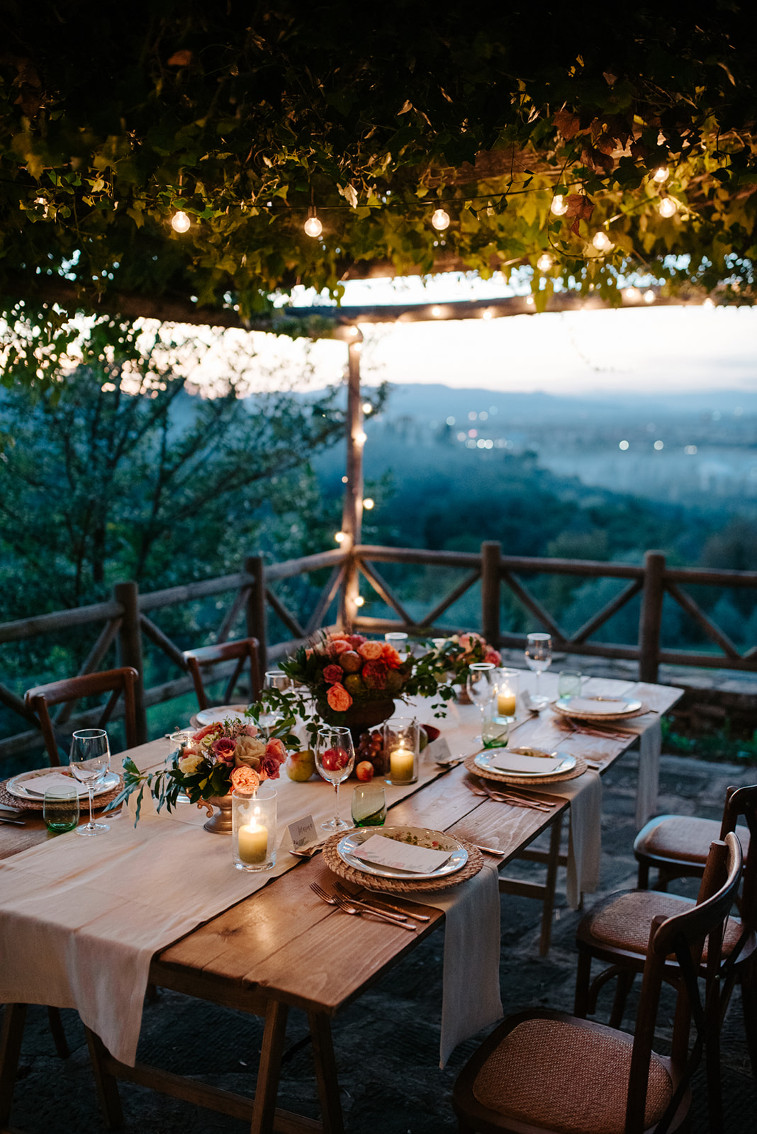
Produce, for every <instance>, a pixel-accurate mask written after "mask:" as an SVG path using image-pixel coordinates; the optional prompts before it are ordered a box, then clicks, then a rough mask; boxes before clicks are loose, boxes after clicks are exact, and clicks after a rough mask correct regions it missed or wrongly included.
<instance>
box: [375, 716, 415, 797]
mask: <svg viewBox="0 0 757 1134" xmlns="http://www.w3.org/2000/svg"><path fill="white" fill-rule="evenodd" d="M419 752H420V728H419V725H418V722H417V721H416V720H415V718H414V717H395V718H394V719H393V720H390V721H387V722H386V724H385V725H384V758H385V760H386V773H387V774H386V782H387V783H388V784H396V785H397V786H398V787H399V786H401V785H403V784H414V783H415V782H416V780H417V779H418V755H419Z"/></svg>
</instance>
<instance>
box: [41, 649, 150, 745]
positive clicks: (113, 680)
mask: <svg viewBox="0 0 757 1134" xmlns="http://www.w3.org/2000/svg"><path fill="white" fill-rule="evenodd" d="M138 678H139V674H138V673H137V671H136V669H133V668H132V667H131V666H122V667H121V668H120V669H108V670H104V671H102V672H100V673H85V674H82V675H81V676H79V677H67V678H64V679H63V680H62V681H51V682H50V683H49V684H47V685H37V686H35V687H34V688H33V689H27V691H26V694H25V696H24V700H25V701H26V704H27V706H28V708H30V709H31V710H32V711H33V712H34V713H35V714H36V716H37V719H38V721H39V727H40V730H41V732H42V737H43V739H44V742H45V748H46V749H47V754H48V756H49V758H50V764H51V765H52V766H53V767H57V766H58V765H59V764H60V757H61V753H63V754H64V755H67V748H66V746H65V745H64V744H62V743H61V741H60V740H59V738H58V735H57V734H59V733H60V732H61V728H60V724H61V723H62V721H61V722H59V721H53V720H52V718H51V717H50V712H49V709H50V706H51V705H61V704H66V703H67V704H73V703H74V702H76V701H79V700H81V699H82V698H84V697H100V696H101V695H102V694H104V693H110V697H109V698H108V700H107V702H106V703H105V705H104V706H103V707H102V709H101V710H100V711H99V716H98V717H97V718H96V720H95V721H94V727H95V728H104V726H105V724H106V723H107V721H108V720H109V719H110V717H111V714H112V712H113V709H114V708H115V706H116V704H117V702H118V699H119V697H121V696H123V699H124V726H125V730H126V746H127V748H134V747H135V746H136V745H137V744H138V743H139V740H138V737H137V715H136V700H135V693H134V689H135V683H136V682H137V680H138ZM67 715H68V714H66V716H67ZM69 741H70V731H69V735H68V736H66V744H67V743H68V742H69Z"/></svg>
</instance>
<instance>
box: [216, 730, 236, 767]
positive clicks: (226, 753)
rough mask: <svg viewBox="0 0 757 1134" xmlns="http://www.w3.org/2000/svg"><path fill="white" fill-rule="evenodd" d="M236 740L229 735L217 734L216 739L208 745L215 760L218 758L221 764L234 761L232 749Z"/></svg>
mask: <svg viewBox="0 0 757 1134" xmlns="http://www.w3.org/2000/svg"><path fill="white" fill-rule="evenodd" d="M236 746H237V742H236V741H235V740H232V739H231V737H230V736H219V737H218V740H214V741H213V743H212V744H211V746H210V751H211V752H212V753H213V755H214V756H215V758H216V760H220V761H221V763H223V764H229V765H231V764H233V763H234V750H235V748H236Z"/></svg>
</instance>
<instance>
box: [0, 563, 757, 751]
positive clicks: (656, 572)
mask: <svg viewBox="0 0 757 1134" xmlns="http://www.w3.org/2000/svg"><path fill="white" fill-rule="evenodd" d="M378 564H382V565H383V564H394V565H399V566H401V567H403V568H404V569H405V571H406V572H407V571H411V569H412V567H413V566H420V567H422V568H424V569H429V568H442V569H445V570H450V569H452V570H453V571H454V572H455V573H456V574H457V573H459V575H460V577H459V578H458V579H457V580H456V581H455V583H454V584H453V585H452V586H450V587H449V588H448V590H447V593H446V594H444V595H440V594H439V593H435V596H434V601H433V604H432V605H431V606H430V607H429V609H428V610H426V611H424V613H423V614H421V615H417V614H416V615H415V616H414V617H413V616H411V614H410V613H409V611H408V605H409V604H408V602H407V601H405V600H403V599H402V598H401V597H399V596H398V594H397V593H396V591H395V589H394V588H393V587H392V586H391V585H390V584H389V582H388V581H387V579H386V578H385V577H384V574H382V572H381V570H379V567H378V566H377V565H378ZM325 571H328V575H327V577H326V579H325V581H319V582H318V583H317V584H315V583H314V582H313V580H312V579H309V580H308V581H309V582H310V583H311V585H310V586H309V588H308V597H309V600H310V608H309V610H308V611H306V612H303V611H297V612H295V611H293V610H292V609H291V601H290V602H289V605H288V604H287V601H286V598H285V597H282V595H281V593H280V588H278V589H277V584H281V583H282V582H283V581H285V580H291V579H295V578H303V577H309V576H312V575H313V574H314V573H315V572H325ZM536 575H539V576H544V575H564V576H574V577H576V578H578V579H617V580H618V581H619V583H621V584H623V583H624V584H625V585H624V586H621V588H620V589H619V591H618V592H617V593H616V595H614V596H613V598H612V599H611V600H610V601H609V602H607V603H606V604H605V605H604V606H603V607H602V608H601V609H600V610H598V611H596V612H595V613H593V614H592V616H591V617H590V618H589V619H588V621H586V622H585V623H584V625H583V626H581V627H580V628H579V629H578V630H576V631H574V632H572V633H571V632H568V631H567V630H565V629H564V628H563V627H562V626H561V624H560V621H559V612H558V613H554V612H552V611H550V610H548V609H546V607H545V606H544V604H543V602H542V601H541V600H540V599H539V598H538V597H537V596H536V595H535V594H534V590H533V584H532V583H531V584H529V578H531V577H533V576H536ZM356 578H359V579H362V580H364V581H365V584H367V586H368V587H369V588H370V589H371V591H372V592H373V593H374V594H375V595H376V596H378V598H379V599H380V600H381V601H382V602H383V603H384V605H385V606H386V607H388V608H389V610H390V611H391V612H392V613H393V614H394V615H396V617H395V618H369V617H364V616H361V614H360V609H361V608H359V607H358V608H356V609H354V610H353V611H350V610H349V608H347V614H348V616H350V615H352V619H351V620H352V625H353V626H354V628H355V629H356V630H362V631H366V632H368V633H383V632H385V631H388V630H399V629H402V630H406V631H407V632H408V633H411V634H420V635H428V636H432V635H433V636H437V635H443V634H449V633H454V632H458V631H460V630H464V629H477V630H480V631H481V632H482V633H483V634H484V636H485V637H486V638H487V640H488V641H490V642H492V643H494V644H497V645H499V646H502V647H506V648H522V647H523V645H524V642H525V635H524V634H515V633H512V632H508V631H507V630H506V629H503V627H502V625H501V611H502V605H503V597H504V596H505V595H506V594H509V595H511V596H512V597H513V598H514V599H515V601H516V602H517V604H518V605H519V606H520V607H521V608H522V609H523V610H525V611H526V612H528V614H529V615H530V618H531V622H532V623H534V624H536V625H537V626H539V627H542V628H544V629H545V630H547V631H548V632H549V633H550V634H551V635H552V637H553V639H554V645H555V647H556V648H557V649H558V650H560V651H561V652H565V653H568V654H570V653H573V654H581V655H583V656H588V657H592V656H593V657H598V658H607V659H612V660H616V659H625V660H628V661H632V662H635V663H636V664H637V665H638V672H639V677H640V679H641V680H643V681H655V680H656V679H657V676H658V672H659V667H660V665H661V664H667V665H671V666H676V667H707V668H724V669H733V670H741V671H753V672H757V646H751V647H750V648H748V649H746V650H742V651H740V650H739V649H738V648H737V646H736V645H735V644H734V643H733V642H732V641H731V639H730V638H729V637H728V635H727V634H726V633H725V632H724V631H723V630H722V629H721V628H720V627H719V626H717V624H716V623H715V622H714V621H713V619H712V617H711V616H710V615H708V614H707V613H706V612H705V611H704V610H703V609H702V607H701V605H700V604H698V603H697V602H696V600H695V599H694V598H693V597H692V595H691V593H690V588H691V587H692V586H709V587H727V588H732V587H734V588H739V589H743V588H747V589H749V590H751V591H752V592H753V594H754V595H755V598H757V572H739V571H709V570H699V569H692V568H668V567H667V566H666V563H665V557H664V556H663V555H662V554H661V553H659V552H655V551H650V552H647V554H646V557H645V561H644V563H643V565H631V564H618V563H599V562H591V561H585V560H564V559H536V558H524V557H519V556H505V555H502V552H501V548H500V545H499V544H497V543H484V544H483V545H482V547H481V551H480V553H473V552H447V551H430V550H424V549H412V548H393V547H374V546H370V545H358V546H357V547H355V548H354V549H353V550H352V551H345V550H342V549H335V550H333V551H326V552H322V553H320V554H317V555H310V556H306V557H305V558H302V559H296V560H290V561H288V562H285V563H277V564H265V563H264V561H263V560H262V558H260V557H258V556H254V557H250V558H248V559H247V560H246V561H245V563H244V569H243V570H242V571H240V572H238V573H235V574H231V575H225V576H222V577H221V578H216V579H208V580H206V581H203V582H196V583H190V584H187V585H186V586H177V587H170V588H168V589H166V590H161V591H156V592H152V593H146V594H140V593H139V590H138V588H137V585H136V584H135V583H130V582H124V583H119V584H117V586H116V587H115V588H114V592H113V598H112V599H111V600H110V601H109V602H102V603H96V604H94V605H91V606H86V607H79V608H77V609H75V610H64V611H57V612H55V613H52V614H45V615H40V616H38V617H34V618H27V619H21V620H19V621H16V622H8V623H4V624H0V646H2V645H4V644H12V643H14V642H24V641H29V640H30V639H33V638H38V637H40V636H45V635H53V634H57V633H60V632H61V631H65V632H68V631H71V630H73V629H74V628H76V627H87V628H91V629H92V636H93V640H92V643H91V645H90V646H89V648H88V649H87V651H86V654H85V656H84V660H83V662H82V663H81V665H80V668H79V672H80V673H89V672H93V671H95V670H97V669H98V668H106V667H107V666H108V665H111V664H115V662H118V664H121V665H133V666H134V667H135V668H136V669H137V670H138V672H139V673H140V674H144V673H145V655H146V652H149V651H152V653H151V656H153V655H154V654H156V653H157V655H159V656H160V658H161V659H167V660H168V663H169V667H170V668H172V669H173V670H175V676H171V678H170V679H169V680H167V681H166V680H164V681H160V682H158V683H157V684H154V685H152V686H149V687H146V686H145V683H144V681H142V682H141V683H140V687H139V690H138V700H137V718H138V729H139V734H140V737H141V738H142V739H143V740H146V739H147V715H146V714H147V709H148V708H150V707H152V706H155V705H158V704H162V703H164V702H167V701H170V700H172V699H173V698H175V697H179V696H181V695H183V694H186V693H188V692H190V691H191V689H192V683H191V679H190V678H189V676H188V673H187V667H186V663H185V661H184V658H183V654H182V647H181V646H180V645H179V644H177V642H176V641H174V640H173V639H172V638H171V636H170V635H169V634H167V633H166V632H165V631H164V630H163V629H161V628H160V626H159V625H158V623H157V621H155V616H156V612H159V611H161V610H165V609H166V608H170V607H177V606H180V605H181V604H185V603H196V602H198V601H201V600H204V599H209V598H215V597H217V596H219V595H224V594H225V595H227V596H228V598H227V600H226V602H225V603H223V604H221V605H222V613H221V616H220V621H218V623H217V625H215V626H214V627H213V628H212V630H211V631H210V632H209V633H208V634H207V635H206V638H209V639H211V640H213V641H218V642H222V641H227V640H229V639H230V638H233V637H241V636H246V635H253V636H256V637H258V638H259V639H260V641H261V643H262V657H261V662H262V665H263V666H264V667H265V665H266V664H268V663H270V662H272V661H275V660H276V659H278V658H280V657H282V656H284V655H285V654H286V653H288V652H289V651H291V649H292V648H293V647H294V646H295V645H296V644H298V643H300V642H302V641H303V640H306V639H307V638H308V637H310V636H311V635H312V634H313V633H315V631H317V630H318V629H320V628H322V627H323V626H324V625H326V624H328V623H329V620H331V623H336V622H337V621H338V620H339V619H340V617H341V612H342V611H344V609H345V604H344V589H345V584H346V582H347V581H348V580H349V581H350V585H351V589H352V590H353V592H354V593H355V594H357V590H358V588H357V586H355V585H354V583H355V580H356ZM477 586H480V600H479V609H480V617H479V620H478V625H475V626H471V625H469V624H468V625H465V626H460V625H458V624H455V623H454V622H447V621H445V620H444V616H445V615H447V614H448V612H449V611H450V610H451V608H453V607H454V605H455V603H457V602H458V600H460V599H461V598H463V596H465V595H466V594H467V593H468V592H469V591H471V589H472V588H474V587H477ZM666 595H668V596H669V597H670V599H671V600H672V601H673V602H674V603H675V604H677V606H678V607H679V608H680V609H681V610H683V611H684V612H685V614H686V615H687V617H688V618H689V619H690V620H692V622H693V623H694V624H696V625H697V626H698V627H699V629H700V630H701V631H702V632H703V633H704V635H705V636H706V637H707V638H708V639H709V641H710V642H712V650H711V651H710V652H705V651H693V650H684V649H673V648H669V647H666V646H664V645H663V643H662V642H661V624H662V610H663V600H664V598H665V596H666ZM637 598H638V599H639V607H640V613H639V622H638V637H637V640H636V641H635V642H630V643H608V642H600V641H596V640H593V637H594V635H596V633H597V631H598V630H599V629H600V627H602V626H605V625H606V624H607V623H608V622H609V621H610V619H611V618H612V617H613V615H615V614H617V613H618V611H620V610H621V609H622V608H623V607H625V606H626V605H627V604H628V603H630V602H631V601H632V600H636V599H637ZM271 620H275V622H276V623H277V627H278V633H277V634H276V637H277V639H278V640H277V641H275V642H271V641H270V640H269V631H268V625H269V621H271ZM199 644H202V643H199V642H197V641H192V642H187V643H186V645H185V648H189V646H197V645H199ZM163 664H164V666H165V661H164V662H163ZM152 668H154V665H153V667H152ZM222 669H223V667H221V668H219V676H221V675H222ZM64 676H71V675H70V674H63V673H59V674H56V673H53V674H45V675H43V676H41V675H40V674H32V675H30V677H29V680H28V683H27V684H28V685H32V684H35V683H36V682H37V681H39V680H52V679H54V678H56V677H64ZM0 704H2V705H4V706H5V707H6V709H10V710H11V712H12V713H13V714H15V715H16V716H17V717H18V718H20V719H21V721H22V722H23V727H22V731H20V732H17V733H15V734H14V735H12V736H7V737H6V738H5V739H2V740H0V760H2V759H3V758H7V757H10V756H12V755H17V754H20V753H21V752H23V751H25V750H26V749H27V748H28V747H29V746H30V745H31V744H32V743H33V742H35V741H37V740H38V733H37V731H36V728H35V726H34V718H33V716H32V715H31V714H30V713H29V712H28V710H27V709H26V706H25V705H24V702H23V699H22V697H21V696H19V693H18V692H15V691H14V690H13V689H12V688H11V687H10V685H9V684H8V683H7V681H3V682H0ZM92 715H93V714H88V713H87V712H79V713H78V714H76V715H74V716H72V718H71V721H70V727H71V728H73V727H77V726H78V727H81V726H82V725H86V724H88V723H90V719H91V716H92ZM61 723H62V721H61Z"/></svg>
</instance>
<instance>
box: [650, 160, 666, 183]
mask: <svg viewBox="0 0 757 1134" xmlns="http://www.w3.org/2000/svg"><path fill="white" fill-rule="evenodd" d="M669 177H670V170H669V169H668V167H667V166H666V165H661V166H659V168H658V169H656V170H655V171H654V173H653V174H652V180H653V181H655V182H656V183H657V184H658V185H664V184H665V182H666V181H667V180H668V178H669Z"/></svg>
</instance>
